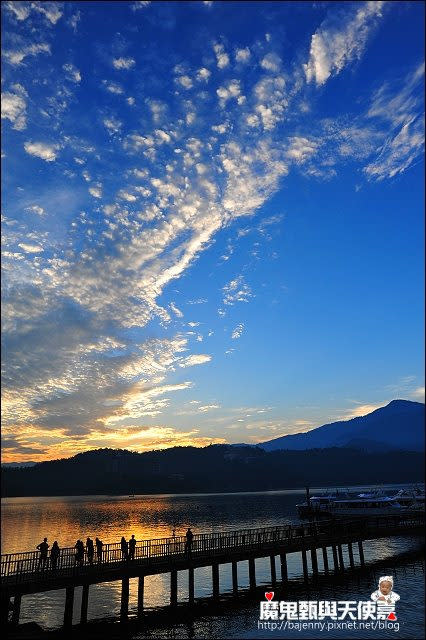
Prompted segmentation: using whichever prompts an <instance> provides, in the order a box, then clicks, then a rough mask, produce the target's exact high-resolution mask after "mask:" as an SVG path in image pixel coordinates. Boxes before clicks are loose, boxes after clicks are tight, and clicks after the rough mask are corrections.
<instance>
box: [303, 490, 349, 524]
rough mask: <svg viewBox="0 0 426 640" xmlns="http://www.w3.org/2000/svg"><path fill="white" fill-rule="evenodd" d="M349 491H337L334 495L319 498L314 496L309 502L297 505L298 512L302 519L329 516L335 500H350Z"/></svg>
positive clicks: (323, 495) (328, 494)
mask: <svg viewBox="0 0 426 640" xmlns="http://www.w3.org/2000/svg"><path fill="white" fill-rule="evenodd" d="M350 495H351V494H350V493H349V491H348V490H346V491H345V490H341V491H338V490H336V491H335V492H333V493H323V494H321V495H319V496H312V497H311V498H309V502H302V503H300V504H297V505H296V509H297V512H298V514H299V516H300V517H301V518H306V517H310V516H320V515H328V514H329V513H330V505H332V504H333V502H334V501H335V500H339V499H344V498H349V497H350Z"/></svg>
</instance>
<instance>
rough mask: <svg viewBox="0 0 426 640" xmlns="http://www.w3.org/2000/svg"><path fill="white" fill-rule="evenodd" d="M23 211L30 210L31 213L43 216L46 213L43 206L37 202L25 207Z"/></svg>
mask: <svg viewBox="0 0 426 640" xmlns="http://www.w3.org/2000/svg"><path fill="white" fill-rule="evenodd" d="M25 211H31V213H36V214H37V215H38V216H44V215H45V214H46V212H45V210H44V209H43V207H39V205H38V204H33V205H32V206H30V207H26V208H25Z"/></svg>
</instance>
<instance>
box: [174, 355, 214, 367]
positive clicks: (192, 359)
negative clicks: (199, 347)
mask: <svg viewBox="0 0 426 640" xmlns="http://www.w3.org/2000/svg"><path fill="white" fill-rule="evenodd" d="M211 359H212V357H211V356H210V355H207V354H203V353H198V354H193V355H192V356H187V357H186V358H182V359H181V360H180V362H179V366H180V367H193V366H194V365H196V364H205V363H206V362H210V360H211Z"/></svg>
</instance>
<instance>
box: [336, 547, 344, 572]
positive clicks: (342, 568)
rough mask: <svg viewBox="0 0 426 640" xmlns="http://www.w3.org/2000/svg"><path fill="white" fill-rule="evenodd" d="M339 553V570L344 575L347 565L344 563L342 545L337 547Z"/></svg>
mask: <svg viewBox="0 0 426 640" xmlns="http://www.w3.org/2000/svg"><path fill="white" fill-rule="evenodd" d="M337 551H338V553H339V569H340V572H341V573H343V572H344V570H345V563H344V562H343V549H342V545H341V544H338V545H337Z"/></svg>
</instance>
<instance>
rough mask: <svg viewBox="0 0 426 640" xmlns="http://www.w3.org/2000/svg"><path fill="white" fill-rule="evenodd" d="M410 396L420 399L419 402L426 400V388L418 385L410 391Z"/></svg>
mask: <svg viewBox="0 0 426 640" xmlns="http://www.w3.org/2000/svg"><path fill="white" fill-rule="evenodd" d="M410 396H411V397H412V398H413V399H414V400H418V401H419V402H424V401H425V388H424V386H423V387H417V388H416V389H414V391H412V392H411V393H410Z"/></svg>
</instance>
